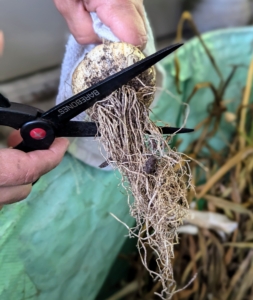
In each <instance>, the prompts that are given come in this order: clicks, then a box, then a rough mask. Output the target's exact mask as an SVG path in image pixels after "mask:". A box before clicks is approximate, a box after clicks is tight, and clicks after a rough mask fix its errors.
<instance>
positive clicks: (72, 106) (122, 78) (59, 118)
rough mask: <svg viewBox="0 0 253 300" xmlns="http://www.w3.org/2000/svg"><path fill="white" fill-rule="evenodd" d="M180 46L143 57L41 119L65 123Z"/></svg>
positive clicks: (53, 109)
mask: <svg viewBox="0 0 253 300" xmlns="http://www.w3.org/2000/svg"><path fill="white" fill-rule="evenodd" d="M181 46H182V44H175V45H172V46H169V47H166V48H164V49H162V50H160V51H158V52H156V53H154V54H152V55H150V56H148V57H146V58H144V59H143V60H141V61H139V62H137V63H135V64H133V65H131V66H130V67H128V68H126V69H124V70H122V71H120V72H118V73H116V74H113V75H111V76H109V77H108V78H106V79H104V80H103V81H101V82H99V83H97V84H95V85H93V86H91V87H90V88H88V89H86V90H84V91H82V92H80V93H78V94H76V95H75V96H73V97H71V98H69V99H68V100H65V101H64V102H62V103H60V104H58V105H56V106H55V107H53V108H52V109H50V110H48V111H47V112H45V113H44V114H43V115H42V116H41V117H42V118H43V119H48V120H51V121H52V122H54V123H56V124H57V123H58V124H59V123H65V122H67V121H69V120H71V119H72V118H74V117H75V116H77V115H78V114H80V113H81V112H83V111H84V110H86V109H87V108H89V107H91V106H92V105H94V104H95V102H97V101H99V100H102V99H104V98H105V97H107V96H109V95H110V94H111V93H112V92H113V91H115V90H117V89H118V88H120V87H121V86H122V85H124V84H126V83H127V82H128V81H130V80H131V79H133V78H134V77H136V76H137V75H139V74H141V73H142V72H144V71H145V70H147V69H148V68H150V67H151V66H153V65H154V64H156V63H157V62H158V61H160V60H161V59H163V58H164V57H166V56H167V55H169V54H171V53H172V52H174V51H175V50H177V49H178V48H179V47H181Z"/></svg>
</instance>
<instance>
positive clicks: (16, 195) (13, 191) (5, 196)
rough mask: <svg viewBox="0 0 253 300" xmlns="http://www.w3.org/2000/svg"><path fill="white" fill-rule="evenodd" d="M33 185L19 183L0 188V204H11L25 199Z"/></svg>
mask: <svg viewBox="0 0 253 300" xmlns="http://www.w3.org/2000/svg"><path fill="white" fill-rule="evenodd" d="M31 189H32V185H31V184H27V185H19V186H12V187H1V188H0V195H1V197H0V205H3V204H11V203H14V202H18V201H21V200H23V199H25V198H26V197H27V196H28V195H29V194H30V192H31Z"/></svg>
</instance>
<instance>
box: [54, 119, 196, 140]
mask: <svg viewBox="0 0 253 300" xmlns="http://www.w3.org/2000/svg"><path fill="white" fill-rule="evenodd" d="M159 129H160V130H161V133H162V134H179V133H189V132H192V131H194V129H190V128H177V127H159ZM147 133H148V132H147ZM148 134H149V133H148ZM55 135H56V136H57V137H60V136H65V137H94V136H96V135H97V136H99V135H100V134H99V129H98V128H97V125H96V123H95V122H81V121H69V122H67V123H66V124H63V125H61V126H60V127H59V128H57V129H56V130H55Z"/></svg>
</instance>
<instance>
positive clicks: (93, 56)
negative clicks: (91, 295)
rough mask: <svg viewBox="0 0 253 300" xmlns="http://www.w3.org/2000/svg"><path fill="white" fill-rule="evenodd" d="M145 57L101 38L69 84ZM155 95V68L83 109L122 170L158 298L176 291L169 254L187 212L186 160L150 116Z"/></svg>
mask: <svg viewBox="0 0 253 300" xmlns="http://www.w3.org/2000/svg"><path fill="white" fill-rule="evenodd" d="M143 58H144V55H143V54H142V52H141V51H140V50H139V49H138V48H136V47H134V46H132V45H129V44H125V43H104V44H102V45H99V46H97V47H95V48H94V49H93V50H92V51H91V52H89V53H88V54H87V55H86V57H85V58H84V60H83V61H82V62H81V63H80V64H79V66H78V67H77V69H76V70H75V72H74V74H73V78H72V89H73V92H74V93H75V94H76V93H78V92H81V91H82V90H84V89H86V88H88V87H90V86H91V85H93V84H95V83H97V82H99V81H101V80H103V79H105V78H106V77H108V76H109V75H112V74H114V73H116V72H118V71H120V70H122V69H124V68H126V67H127V66H129V65H131V64H133V63H134V62H136V61H138V60H141V59H143ZM154 94H155V69H154V67H152V68H150V69H148V70H147V71H145V72H143V73H142V74H140V75H139V76H138V77H136V78H135V79H133V80H131V81H130V82H129V83H128V84H127V85H124V86H123V87H122V88H120V89H118V90H117V91H115V92H113V93H112V94H111V95H110V96H109V97H107V98H105V99H104V100H102V101H99V102H97V103H96V104H95V105H94V106H93V107H92V108H90V109H89V110H88V111H87V112H88V114H89V116H90V117H91V119H92V120H94V121H95V122H97V124H98V126H99V132H100V135H101V136H100V137H99V139H100V141H101V143H102V145H103V146H104V148H105V150H106V152H107V154H108V155H107V157H106V158H105V159H106V161H107V163H108V164H110V165H111V166H113V167H114V168H116V169H118V170H119V171H120V173H121V174H122V185H123V186H124V188H125V189H126V190H127V191H128V192H129V194H131V193H132V194H133V196H134V202H133V203H130V202H129V206H130V213H131V215H132V216H133V217H134V218H135V219H136V226H135V227H134V228H131V229H129V232H130V235H131V236H137V237H138V245H137V246H138V249H139V252H140V255H141V258H142V262H143V264H144V265H145V266H146V268H147V269H148V263H147V255H146V254H147V248H151V249H152V250H153V251H154V253H155V254H156V256H157V260H156V261H157V269H156V270H149V269H148V270H149V272H150V274H151V275H152V276H154V277H155V279H157V280H160V281H161V283H162V286H163V291H162V293H161V294H160V295H159V296H160V297H162V298H163V299H165V298H164V297H166V299H168V297H171V296H172V294H173V292H174V290H175V282H174V279H173V270H172V266H171V259H172V258H173V255H174V252H173V245H174V244H175V243H177V232H176V229H177V228H178V226H179V225H181V223H182V220H183V218H184V217H185V215H186V214H187V210H188V203H187V199H186V193H187V189H188V188H189V186H190V177H191V176H190V172H189V168H188V161H187V160H186V159H184V158H183V156H182V155H181V154H180V153H177V152H176V151H174V150H172V149H171V148H170V147H169V145H168V141H167V140H166V139H165V138H164V136H163V135H162V134H161V132H160V129H159V128H158V127H157V126H156V125H155V124H154V123H153V122H152V121H151V120H150V119H149V105H150V104H151V102H152V100H153V99H154Z"/></svg>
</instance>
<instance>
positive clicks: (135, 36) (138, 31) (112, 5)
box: [84, 0, 147, 48]
mask: <svg viewBox="0 0 253 300" xmlns="http://www.w3.org/2000/svg"><path fill="white" fill-rule="evenodd" d="M84 2H85V5H86V8H87V10H88V11H96V12H97V15H98V17H99V18H100V19H101V21H102V22H103V23H104V24H105V25H106V26H108V27H109V28H110V29H111V31H112V32H113V33H114V34H115V36H117V37H118V38H119V39H120V40H121V41H123V42H126V43H130V44H133V45H135V46H139V47H141V48H144V46H145V44H146V42H147V32H146V26H145V18H144V9H143V4H142V1H140V0H107V1H104V0H93V1H92V0H84Z"/></svg>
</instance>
